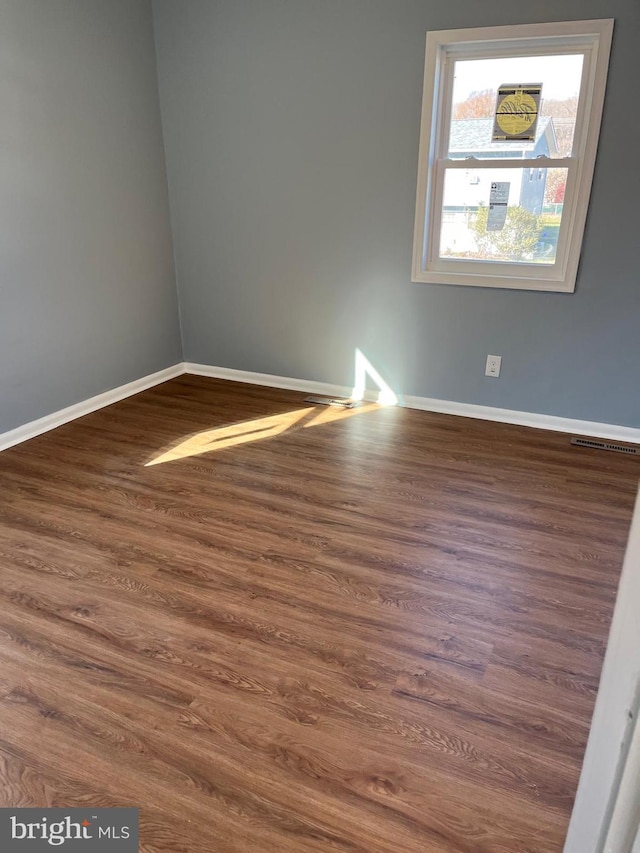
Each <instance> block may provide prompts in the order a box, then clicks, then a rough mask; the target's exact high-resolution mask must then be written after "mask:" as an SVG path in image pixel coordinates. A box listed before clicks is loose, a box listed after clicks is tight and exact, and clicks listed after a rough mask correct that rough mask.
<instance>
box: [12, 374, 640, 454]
mask: <svg viewBox="0 0 640 853" xmlns="http://www.w3.org/2000/svg"><path fill="white" fill-rule="evenodd" d="M183 373H191V374H194V375H196V376H210V377H212V378H215V379H229V380H232V381H234V382H246V383H248V384H250V385H264V386H265V387H267V388H284V389H287V390H290V391H304V392H306V393H308V394H320V395H322V396H326V397H350V396H351V394H352V392H353V388H352V387H346V386H343V385H332V384H330V383H328V382H314V381H312V380H310V379H294V378H292V377H289V376H273V375H272V374H270V373H252V372H250V371H247V370H233V369H232V368H229V367H214V366H212V365H208V364H194V363H192V362H185V363H179V364H174V365H173V366H172V367H168V368H166V369H165V370H159V371H158V372H157V373H151V374H149V375H148V376H143V377H142V378H141V379H136V380H135V381H134V382H129V383H127V384H126V385H121V386H120V387H119V388H114V389H113V390H112V391H106V392H105V393H104V394H97V395H96V396H95V397H90V398H89V399H88V400H83V401H82V402H80V403H76V404H75V405H73V406H68V407H67V408H66V409H60V411H58V412H53V413H52V414H50V415H46V416H45V417H43V418H39V419H38V420H36V421H31V422H30V423H28V424H24V425H23V426H20V427H17V428H16V429H13V430H9V432H5V433H1V434H0V451H2V450H6V449H7V448H9V447H13V446H14V445H16V444H20V443H21V442H23V441H27V440H28V439H30V438H35V436H37V435H41V434H42V433H44V432H48V431H49V430H51V429H55V427H58V426H61V425H62V424H66V423H68V422H69V421H73V420H75V419H76V418H80V417H82V416H83V415H88V414H89V413H90V412H95V411H96V410H97V409H102V408H104V407H105V406H110V405H111V403H117V402H118V401H119V400H124V399H125V398H126V397H131V396H132V395H133V394H138V393H140V391H145V390H146V389H147V388H152V387H153V386H154V385H159V384H160V383H161V382H166V381H167V380H169V379H174V378H175V377H177V376H181V375H182V374H183ZM365 397H366V399H370V400H375V399H377V397H376V393H375V392H370V393H369V392H367V393H366V394H365ZM399 405H401V406H406V407H407V408H409V409H421V410H423V411H426V412H442V413H443V414H447V415H458V416H461V417H465V418H478V419H480V420H485V421H497V422H499V423H506V424H517V425H519V426H527V427H533V428H535V429H548V430H554V431H556V432H567V433H572V434H574V435H587V436H593V437H594V438H606V439H609V440H611V441H625V442H629V443H632V444H640V429H636V428H634V427H626V426H619V425H617V424H603V423H596V422H593V421H581V420H574V419H573V418H560V417H556V416H555V415H540V414H536V413H533V412H517V411H514V410H513V409H498V408H494V407H493V406H477V405H475V404H473V403H455V402H452V401H450V400H438V399H435V398H433V397H414V396H404V397H403V396H401V397H400V399H399Z"/></svg>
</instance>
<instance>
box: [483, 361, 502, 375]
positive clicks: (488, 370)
mask: <svg viewBox="0 0 640 853" xmlns="http://www.w3.org/2000/svg"><path fill="white" fill-rule="evenodd" d="M501 366H502V356H501V355H488V356H487V365H486V367H485V370H484V375H485V376H493V377H494V378H495V377H498V376H500V368H501Z"/></svg>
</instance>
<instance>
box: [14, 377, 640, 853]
mask: <svg viewBox="0 0 640 853" xmlns="http://www.w3.org/2000/svg"><path fill="white" fill-rule="evenodd" d="M303 399H304V395H303V394H299V393H296V392H290V391H278V390H273V389H265V388H259V387H252V386H247V385H239V384H236V383H230V382H223V381H217V380H211V379H200V378H196V377H183V378H181V379H176V380H173V381H171V382H168V383H166V384H165V385H162V386H160V387H158V388H155V389H153V390H150V391H146V392H144V393H143V394H140V395H138V396H136V397H134V398H131V399H129V400H127V401H124V402H122V403H118V404H116V405H114V406H111V407H109V408H107V409H104V410H102V411H100V412H97V413H95V414H92V415H89V416H87V417H84V418H82V419H81V420H79V421H76V422H75V423H73V424H69V425H66V426H63V427H61V428H59V429H57V430H55V431H54V432H51V433H48V434H47V435H44V436H41V437H39V438H36V439H33V440H32V441H29V442H27V443H25V444H23V445H21V446H19V447H15V448H13V449H11V450H8V451H6V452H4V453H2V454H0V487H1V492H0V495H1V497H0V580H1V583H0V806H29V805H36V806H85V805H94V806H107V805H122V806H124V805H131V806H137V807H139V808H140V817H141V850H142V851H146V853H160V851H167V853H169V851H170V853H231V851H234V853H235V852H236V851H256V853H271V851H273V853H303V852H304V853H312V851H313V852H314V853H321V851H322V853H324V851H344V853H471V851H473V853H476V852H477V853H534V851H535V853H560V851H561V850H562V846H563V839H564V836H565V833H566V829H567V825H568V820H569V815H570V812H571V807H572V803H573V798H574V795H575V791H576V786H577V781H578V776H579V772H580V765H581V761H582V755H583V752H584V748H585V744H586V738H587V734H588V729H589V722H590V717H591V713H592V710H593V704H594V699H595V694H596V690H597V686H598V678H599V674H600V668H601V665H602V658H603V652H604V648H605V643H606V637H607V631H608V626H609V622H610V619H611V613H612V606H613V601H614V597H615V591H616V587H617V582H618V576H619V572H620V567H621V564H622V558H623V554H624V547H625V543H626V537H627V532H628V526H629V523H630V519H631V511H632V505H633V500H634V496H635V492H636V488H637V482H638V478H639V477H640V459H639V458H637V457H628V456H624V455H618V454H615V453H606V452H602V451H594V450H585V449H579V448H576V447H572V446H571V445H570V443H569V436H567V435H562V434H554V433H549V432H543V431H539V430H528V429H525V428H521V427H514V426H509V425H499V424H494V423H489V422H482V421H473V420H467V419H463V418H455V417H450V416H446V415H436V414H427V413H424V412H416V411H410V410H406V409H400V408H378V407H376V406H372V405H364V406H362V407H361V408H357V409H353V410H350V411H343V410H339V409H333V408H324V407H313V406H310V404H308V403H304V402H303ZM238 424H241V425H240V426H238Z"/></svg>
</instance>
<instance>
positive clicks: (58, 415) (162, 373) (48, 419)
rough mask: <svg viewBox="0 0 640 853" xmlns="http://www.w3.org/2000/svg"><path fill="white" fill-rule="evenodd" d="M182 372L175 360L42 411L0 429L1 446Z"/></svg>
mask: <svg viewBox="0 0 640 853" xmlns="http://www.w3.org/2000/svg"><path fill="white" fill-rule="evenodd" d="M184 372H185V371H184V364H182V363H179V364H174V365H173V367H167V368H166V369H165V370H158V372H157V373H150V374H149V375H148V376H143V377H142V378H141V379H135V380H134V381H133V382H128V383H127V384H126V385H120V387H119V388H114V389H113V390H111V391H105V392H104V394H96V396H95V397H90V398H89V399H88V400H82V401H81V402H80V403H75V404H74V405H73V406H67V408H66V409H60V410H59V411H57V412H52V413H51V414H50V415H45V416H44V417H43V418H38V420H36V421H31V422H30V423H28V424H23V425H22V426H19V427H16V429H12V430H9V431H8V432H4V433H0V450H6V449H7V448H9V447H13V446H14V445H15V444H20V443H21V442H23V441H27V440H28V439H30V438H35V437H36V436H37V435H42V433H43V432H48V431H49V430H51V429H55V427H58V426H62V424H66V423H68V422H69V421H74V420H75V419H76V418H81V417H82V416H83V415H88V414H90V412H95V411H96V410H97V409H102V408H104V407H105V406H110V405H111V403H117V402H118V401H119V400H124V399H125V398H126V397H131V396H133V394H139V393H140V391H146V390H147V388H153V386H154V385H159V384H160V383H161V382H166V381H167V380H168V379H175V377H176V376H182V374H183V373H184Z"/></svg>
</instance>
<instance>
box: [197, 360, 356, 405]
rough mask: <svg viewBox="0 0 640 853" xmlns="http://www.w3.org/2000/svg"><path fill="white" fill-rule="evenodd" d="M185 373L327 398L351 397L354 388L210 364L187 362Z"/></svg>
mask: <svg viewBox="0 0 640 853" xmlns="http://www.w3.org/2000/svg"><path fill="white" fill-rule="evenodd" d="M184 370H185V373H193V374H194V375H195V376H210V377H211V378H212V379H230V380H231V381H233V382H246V383H247V385H264V386H265V387H267V388H284V389H286V390H288V391H307V392H308V393H309V394H321V395H322V396H325V397H350V396H351V394H352V392H353V386H351V387H349V388H347V387H346V386H342V385H331V384H329V383H328V382H314V381H313V380H311V379H292V378H291V377H289V376H273V375H272V374H271V373H251V372H250V371H248V370H234V369H232V368H231V367H213V366H212V365H209V364H193V363H192V362H190V361H187V362H185V365H184Z"/></svg>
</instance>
